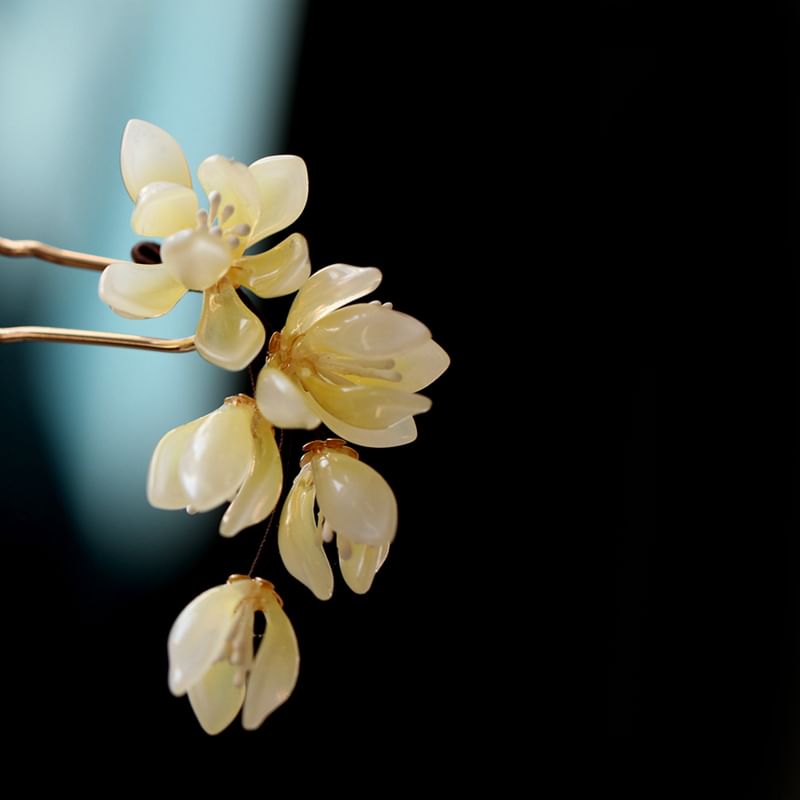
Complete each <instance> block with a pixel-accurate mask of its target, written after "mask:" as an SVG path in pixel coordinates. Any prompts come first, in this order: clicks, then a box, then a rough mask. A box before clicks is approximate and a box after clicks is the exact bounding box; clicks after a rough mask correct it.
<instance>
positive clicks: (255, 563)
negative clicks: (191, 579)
mask: <svg viewBox="0 0 800 800" xmlns="http://www.w3.org/2000/svg"><path fill="white" fill-rule="evenodd" d="M278 452H279V453H280V455H281V466H283V463H282V462H283V428H281V433H280V437H279V438H278ZM277 507H278V505H277V504H276V505H275V508H277ZM275 508H274V509H272V513H271V514H270V515H269V519H268V520H267V527H266V529H265V531H264V535H263V536H262V537H261V541H260V542H259V544H258V550H256V554H255V557H254V558H253V563H252V564H251V565H250V569H249V570H248V572H247V575H248V577H250V578H252V577H253V575H254V574H255V571H256V567H257V566H258V560H259V559H260V558H261V552H262V551H263V549H264V545H265V544H266V543H267V538H268V537H269V532H270V531H271V530H272V524H273V523H274V522H275Z"/></svg>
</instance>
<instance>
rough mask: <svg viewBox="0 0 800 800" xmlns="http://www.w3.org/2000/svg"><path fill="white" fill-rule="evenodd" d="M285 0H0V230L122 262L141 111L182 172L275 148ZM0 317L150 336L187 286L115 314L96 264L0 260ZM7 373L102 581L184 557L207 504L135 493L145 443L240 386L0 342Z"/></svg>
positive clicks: (286, 84)
mask: <svg viewBox="0 0 800 800" xmlns="http://www.w3.org/2000/svg"><path fill="white" fill-rule="evenodd" d="M304 8H305V4H304V3H303V2H302V0H228V2H226V3H225V4H223V5H221V4H220V3H218V2H212V1H211V0H192V1H191V2H190V1H189V0H170V1H169V2H163V0H161V2H157V0H138V1H137V2H135V3H131V2H122V1H121V0H115V1H112V2H108V0H71V2H68V3H64V2H58V0H33V2H22V1H21V0H19V1H14V0H12V1H11V2H9V0H2V2H0V32H2V47H0V107H2V109H3V113H2V123H0V220H1V222H0V235H3V236H7V237H9V238H15V239H39V240H41V241H44V242H47V243H50V244H54V245H57V246H60V247H66V248H69V249H73V250H79V251H83V252H88V253H95V254H98V255H107V256H109V257H112V258H120V259H126V258H128V257H129V251H130V247H131V245H132V244H133V243H134V242H135V241H136V237H135V235H134V234H133V232H132V231H131V229H130V225H129V219H130V214H131V210H132V203H131V201H130V199H129V197H128V195H127V193H126V192H125V190H124V188H123V185H122V181H121V178H120V173H119V144H120V137H121V134H122V130H123V127H124V125H125V123H126V121H127V120H128V119H130V118H133V117H138V118H141V119H145V120H149V121H150V122H153V123H155V124H157V125H159V126H161V127H163V128H165V129H166V130H167V131H169V132H170V133H171V134H172V135H173V136H174V137H175V138H176V139H177V140H178V141H179V142H180V143H181V145H182V146H183V148H184V151H185V153H186V156H187V158H188V161H189V164H190V167H191V169H192V172H193V176H195V180H196V172H195V170H196V167H197V165H198V164H199V163H200V162H201V161H202V159H204V158H205V157H206V156H209V155H211V154H213V153H222V154H224V155H227V156H231V157H234V158H236V159H238V160H240V161H243V162H245V163H250V162H251V161H254V160H255V159H257V158H260V157H261V156H263V155H268V154H271V153H277V152H281V151H282V147H283V145H284V140H285V132H286V124H287V114H288V110H289V108H288V104H289V102H290V100H291V87H292V80H293V74H294V71H295V68H296V63H297V58H298V53H299V47H300V37H301V32H302V22H303V16H304ZM2 267H3V276H2V279H3V282H2V291H0V324H2V325H20V324H38V325H56V326H66V327H75V328H89V329H95V330H108V331H123V332H131V333H139V334H144V335H152V336H165V337H173V336H185V335H188V334H190V333H192V332H193V330H194V326H195V325H196V322H197V319H198V316H199V305H200V297H199V295H197V294H192V295H187V296H186V297H185V298H184V299H183V300H182V301H181V302H180V304H179V305H178V307H177V308H176V309H175V310H173V311H172V312H171V313H170V314H168V315H167V316H166V317H164V318H162V319H159V320H146V321H128V320H125V319H122V318H121V317H119V316H117V315H116V314H114V313H113V312H112V311H111V310H110V309H108V308H107V307H106V306H105V305H104V304H102V303H101V302H100V300H99V298H98V296H97V280H98V275H97V273H94V272H91V271H84V270H78V269H71V268H67V267H57V266H54V265H50V264H44V263H41V262H36V261H29V260H26V261H11V260H8V259H4V262H3V264H2ZM15 347H18V348H19V350H18V352H17V353H16V354H15V356H16V357H19V358H24V360H25V364H24V368H23V369H22V370H21V372H22V374H21V376H20V375H9V374H6V376H5V381H6V385H7V386H9V385H10V386H12V387H14V389H13V392H14V395H15V396H16V398H17V400H18V401H19V402H22V403H24V404H25V405H26V406H28V407H29V413H30V424H32V425H34V426H36V428H37V429H38V430H39V431H40V434H41V436H42V437H43V439H44V443H43V444H44V447H45V449H46V450H47V451H48V452H49V453H50V454H51V455H52V459H53V463H52V464H51V465H50V467H51V469H52V470H53V471H54V473H56V474H57V476H58V480H57V484H58V485H59V486H60V490H61V501H62V503H63V506H64V511H65V513H66V514H67V515H68V516H69V520H65V522H66V523H68V524H69V526H70V527H72V528H73V529H74V530H75V531H77V532H78V535H79V537H80V540H81V541H79V542H77V543H76V544H77V546H78V547H82V548H85V550H86V556H87V557H89V558H90V560H91V561H96V562H98V563H101V564H102V565H103V569H104V570H105V571H106V574H107V576H109V575H114V576H116V577H117V578H119V579H121V580H122V579H126V578H136V577H137V576H139V575H141V574H142V573H146V574H147V575H148V578H149V579H150V580H153V579H155V578H157V577H159V576H161V577H166V576H169V574H170V573H171V572H172V571H173V570H174V568H175V566H176V562H178V561H180V563H181V564H183V565H184V566H186V564H187V560H188V563H189V564H190V563H191V559H192V557H195V556H197V554H198V553H199V552H200V551H202V550H203V549H205V548H207V547H208V545H209V542H210V541H211V539H212V538H213V537H214V536H215V532H214V531H215V527H216V523H217V518H218V516H219V515H218V514H216V513H212V514H210V515H206V516H204V517H202V518H195V519H189V518H188V517H187V516H186V515H185V514H176V513H169V512H164V511H157V510H155V509H152V508H150V507H149V506H148V504H147V501H146V498H145V476H146V471H147V464H148V461H149V458H150V454H151V452H152V449H153V447H154V445H155V444H156V442H157V441H158V439H159V438H160V437H161V436H162V435H163V434H164V433H165V432H166V431H167V430H169V429H171V428H173V427H175V426H176V425H180V424H182V423H184V422H187V421H189V420H191V419H194V418H196V417H198V416H200V415H202V414H205V413H207V412H208V411H210V410H211V409H213V408H215V407H217V406H218V405H220V403H221V401H222V398H223V397H224V396H225V395H227V394H231V393H234V392H236V391H238V390H239V388H240V387H241V377H240V376H237V375H232V374H229V373H225V372H223V371H221V370H219V369H217V368H215V367H212V366H211V365H209V364H207V363H206V362H205V361H203V360H202V359H201V358H200V357H199V356H198V355H197V354H195V353H190V354H184V355H171V354H157V353H149V352H137V351H129V350H124V349H112V348H99V347H98V348H94V347H78V346H74V347H73V346H68V345H60V344H30V345H15Z"/></svg>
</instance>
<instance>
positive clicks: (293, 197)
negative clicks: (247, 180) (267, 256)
mask: <svg viewBox="0 0 800 800" xmlns="http://www.w3.org/2000/svg"><path fill="white" fill-rule="evenodd" d="M249 169H250V172H251V174H252V175H253V177H254V178H255V180H256V183H257V185H258V193H259V198H260V203H259V205H260V207H261V213H260V215H259V217H258V224H257V225H256V226H255V229H254V230H253V232H252V233H251V234H250V244H254V243H255V242H258V241H260V240H261V239H263V238H265V237H266V236H270V235H271V234H273V233H277V231H281V230H283V229H284V228H286V227H288V226H289V225H291V224H292V223H293V222H294V221H295V220H296V219H297V218H298V217H299V216H300V214H302V213H303V209H304V208H305V206H306V200H307V199H308V170H307V169H306V164H305V161H303V159H302V158H299V157H298V156H267V157H266V158H262V159H259V160H258V161H256V162H254V163H253V164H251V165H250V167H249Z"/></svg>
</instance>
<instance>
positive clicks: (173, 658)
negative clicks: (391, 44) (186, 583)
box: [167, 575, 300, 735]
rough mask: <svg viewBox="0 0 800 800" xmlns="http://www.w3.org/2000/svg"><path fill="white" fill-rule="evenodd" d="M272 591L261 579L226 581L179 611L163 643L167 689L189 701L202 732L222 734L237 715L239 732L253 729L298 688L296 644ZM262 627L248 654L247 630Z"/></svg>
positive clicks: (250, 632)
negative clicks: (262, 623)
mask: <svg viewBox="0 0 800 800" xmlns="http://www.w3.org/2000/svg"><path fill="white" fill-rule="evenodd" d="M282 606H283V603H282V602H281V600H280V598H279V597H278V595H277V594H276V593H275V587H274V586H273V585H272V584H271V583H270V582H269V581H265V580H262V579H261V578H254V579H251V578H248V577H247V576H246V575H231V577H230V578H228V582H227V583H226V584H225V585H223V586H215V587H214V588H213V589H209V590H208V591H207V592H203V594H201V595H200V596H199V597H196V598H195V599H194V600H192V602H191V603H189V605H188V606H186V608H184V609H183V611H181V613H180V614H179V615H178V618H177V619H176V620H175V624H174V625H173V626H172V630H171V631H170V633H169V639H168V641H167V653H168V655H169V679H168V681H169V688H170V691H171V692H172V693H173V694H174V695H176V696H177V697H180V696H181V695H184V694H187V693H188V695H189V702H190V703H191V704H192V709H193V710H194V713H195V716H196V717H197V719H198V721H199V722H200V725H201V726H202V728H203V730H204V731H205V732H206V733H210V734H212V735H213V734H215V733H219V732H220V731H223V730H225V728H227V727H228V725H230V724H231V722H233V720H234V718H235V717H236V715H237V714H238V713H239V709H240V708H242V706H244V708H243V711H242V725H243V726H244V727H245V728H246V729H247V730H255V729H256V728H257V727H258V726H259V725H261V723H262V722H263V721H264V720H265V719H266V718H267V717H268V716H269V715H270V714H271V713H272V712H273V711H274V710H275V709H276V708H277V707H278V706H280V705H281V704H282V703H284V702H286V700H287V699H288V698H289V695H290V694H291V693H292V690H293V689H294V685H295V683H297V673H298V670H299V668H300V654H299V651H298V647H297V639H296V637H295V635H294V630H293V629H292V625H291V623H290V622H289V618H288V617H287V616H286V614H285V613H284V611H283V608H282ZM257 611H260V612H261V613H262V614H263V615H264V616H265V617H266V620H267V629H266V632H265V633H264V636H263V637H262V638H261V644H260V645H259V647H258V650H257V652H256V653H255V655H253V624H254V621H255V614H256V612H257Z"/></svg>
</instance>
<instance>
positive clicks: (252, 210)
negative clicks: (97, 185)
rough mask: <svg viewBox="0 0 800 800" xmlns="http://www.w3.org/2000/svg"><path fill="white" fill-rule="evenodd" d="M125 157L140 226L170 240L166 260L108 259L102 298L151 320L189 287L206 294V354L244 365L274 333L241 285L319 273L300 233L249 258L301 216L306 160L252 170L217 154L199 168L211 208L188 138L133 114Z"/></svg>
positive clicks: (270, 285) (295, 280) (274, 292)
mask: <svg viewBox="0 0 800 800" xmlns="http://www.w3.org/2000/svg"><path fill="white" fill-rule="evenodd" d="M120 164H121V167H122V179H123V181H124V183H125V188H126V189H127V190H128V194H130V196H131V199H133V201H134V202H135V203H136V206H135V208H134V210H133V216H132V218H131V226H132V227H133V230H134V231H135V232H136V233H138V234H140V235H142V236H164V237H167V238H166V239H165V241H164V242H163V244H162V246H161V260H162V262H163V263H162V264H160V265H155V266H151V265H142V264H134V263H131V262H127V261H118V262H114V263H113V264H109V265H108V267H106V269H105V270H104V271H103V273H102V275H101V277H100V285H99V292H100V297H101V299H102V300H103V301H104V302H105V303H108V305H109V306H111V308H112V309H113V310H114V311H116V312H117V313H118V314H121V315H122V316H125V317H131V318H134V319H144V318H149V317H159V316H161V315H163V314H166V313H167V311H169V310H170V309H171V308H172V307H173V306H174V305H175V304H176V303H177V302H178V300H180V299H181V297H183V295H184V294H185V293H186V291H187V290H196V291H202V292H203V310H202V313H201V316H200V322H199V323H198V326H197V333H196V342H195V343H196V347H197V351H198V352H199V353H200V355H202V356H203V358H205V359H206V360H208V361H210V362H211V363H212V364H216V365H217V366H219V367H224V368H225V369H229V370H239V369H243V368H244V367H246V366H247V364H249V363H250V361H252V360H253V359H254V358H255V357H256V355H257V354H258V352H259V350H261V348H262V347H263V346H264V340H265V337H266V334H265V332H264V326H263V325H262V324H261V321H260V320H259V319H258V317H256V316H255V314H253V313H252V312H251V311H250V310H249V309H248V308H247V307H246V306H245V305H244V303H242V301H241V299H240V298H239V296H238V295H237V293H236V288H237V287H238V286H246V287H247V288H248V289H250V290H251V291H253V292H254V293H255V294H257V295H258V296H259V297H279V296H281V295H285V294H289V293H291V292H294V291H295V290H296V289H297V288H298V287H299V286H300V285H301V284H302V283H303V281H304V280H305V279H306V278H307V277H308V275H309V273H310V271H311V267H310V262H309V259H308V245H307V243H306V240H305V239H304V238H303V237H302V236H301V235H300V234H292V235H291V236H289V237H288V238H287V239H285V240H284V241H283V242H281V243H280V244H278V245H277V246H276V247H274V248H272V249H271V250H267V251H266V252H265V253H261V254H259V255H254V256H246V255H244V251H245V250H246V249H247V248H248V247H250V246H251V245H253V244H255V243H256V242H259V241H261V240H262V239H264V238H265V237H266V236H269V235H271V234H273V233H276V232H277V231H280V230H282V229H283V228H285V227H286V226H287V225H290V224H291V223H292V222H294V221H295V220H296V219H297V217H299V216H300V213H301V212H302V210H303V208H304V206H305V203H306V198H307V196H308V174H307V172H306V166H305V163H304V162H303V160H302V159H301V158H298V157H297V156H269V157H267V158H262V159H260V160H259V161H256V162H255V163H253V164H251V165H250V166H249V167H247V166H245V165H244V164H242V163H240V162H238V161H233V160H231V159H228V158H225V157H223V156H219V155H215V156H211V157H210V158H207V159H206V160H205V161H203V163H202V164H200V166H199V167H198V170H197V176H198V178H199V180H200V184H201V186H202V187H203V189H204V191H205V192H206V194H207V195H208V210H206V209H201V208H199V206H198V200H197V195H196V194H195V192H194V190H193V189H192V179H191V175H190V173H189V167H188V165H187V163H186V158H185V156H184V154H183V151H182V150H181V147H180V145H179V144H178V143H177V142H176V141H175V140H174V139H173V138H172V137H171V136H170V135H169V134H168V133H167V132H166V131H163V130H161V128H158V127H156V126H155V125H152V124H151V123H149V122H143V121H142V120H138V119H132V120H130V121H129V122H128V124H127V126H126V127H125V132H124V133H123V136H122V148H121V153H120Z"/></svg>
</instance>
